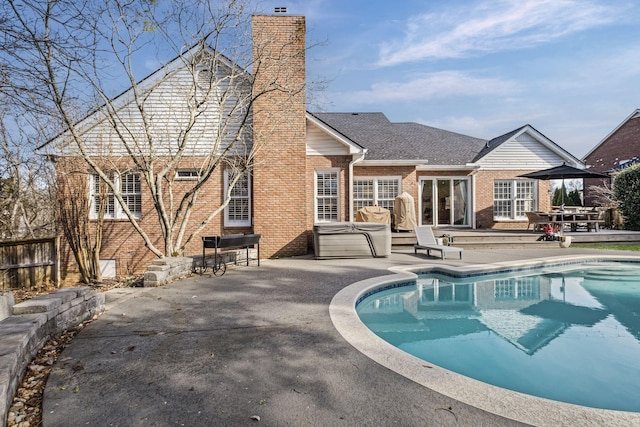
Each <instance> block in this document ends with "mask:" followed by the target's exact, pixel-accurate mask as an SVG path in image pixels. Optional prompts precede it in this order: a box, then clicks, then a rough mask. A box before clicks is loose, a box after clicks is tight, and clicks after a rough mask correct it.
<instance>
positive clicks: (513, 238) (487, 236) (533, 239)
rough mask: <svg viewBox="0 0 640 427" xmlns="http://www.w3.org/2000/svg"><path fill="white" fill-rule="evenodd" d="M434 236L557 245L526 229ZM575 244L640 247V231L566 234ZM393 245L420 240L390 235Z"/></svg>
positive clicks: (475, 242) (499, 244)
mask: <svg viewBox="0 0 640 427" xmlns="http://www.w3.org/2000/svg"><path fill="white" fill-rule="evenodd" d="M433 234H434V235H435V236H436V237H440V236H442V235H444V234H448V235H449V236H451V237H452V238H453V244H454V245H455V246H460V247H463V248H509V247H514V248H522V247H545V246H548V245H549V246H555V245H557V244H558V242H553V241H552V242H547V241H538V240H537V239H538V237H540V236H541V233H538V232H536V233H534V232H533V231H526V230H521V231H518V230H515V231H505V230H448V229H434V230H433ZM565 235H566V236H571V239H572V243H574V244H580V243H626V244H640V232H633V231H621V230H601V231H599V232H588V231H576V232H566V233H565ZM391 241H392V245H393V246H413V245H414V244H415V243H416V242H417V239H416V237H415V233H413V232H393V233H391Z"/></svg>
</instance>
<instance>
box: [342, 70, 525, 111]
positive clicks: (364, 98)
mask: <svg viewBox="0 0 640 427" xmlns="http://www.w3.org/2000/svg"><path fill="white" fill-rule="evenodd" d="M516 90H517V86H516V84H515V83H513V82H510V81H505V80H502V79H497V78H486V77H474V76H471V75H469V74H465V73H463V72H460V71H441V72H436V73H429V74H424V75H421V76H418V77H417V78H414V79H412V80H410V81H406V82H382V83H374V84H373V85H371V89H369V90H363V91H357V92H351V93H347V94H343V97H348V98H350V99H357V100H359V101H361V102H363V103H367V104H375V103H381V102H396V101H414V100H421V101H428V100H431V99H442V98H448V97H452V96H496V95H507V94H510V93H513V92H514V91H516Z"/></svg>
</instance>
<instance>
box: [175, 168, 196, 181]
mask: <svg viewBox="0 0 640 427" xmlns="http://www.w3.org/2000/svg"><path fill="white" fill-rule="evenodd" d="M199 176H200V173H199V172H198V171H197V170H195V169H178V170H177V171H176V178H177V179H197V178H198V177H199Z"/></svg>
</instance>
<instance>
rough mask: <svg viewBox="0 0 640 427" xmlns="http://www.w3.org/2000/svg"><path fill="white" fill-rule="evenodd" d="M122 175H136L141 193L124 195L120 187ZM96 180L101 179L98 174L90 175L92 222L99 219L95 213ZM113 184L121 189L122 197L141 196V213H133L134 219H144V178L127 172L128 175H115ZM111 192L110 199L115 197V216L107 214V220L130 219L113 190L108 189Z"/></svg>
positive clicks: (90, 212)
mask: <svg viewBox="0 0 640 427" xmlns="http://www.w3.org/2000/svg"><path fill="white" fill-rule="evenodd" d="M122 175H125V176H126V175H136V176H137V177H138V183H139V185H140V192H136V193H124V192H123V191H122V188H121V187H120V185H121V184H120V182H121V176H122ZM96 178H98V179H99V176H98V174H97V173H90V174H89V179H88V182H89V219H92V220H96V219H99V218H98V216H97V214H96V211H95V188H96ZM113 184H114V185H115V187H116V188H119V189H120V190H119V192H120V195H121V196H123V197H124V196H128V195H139V196H140V212H136V211H132V212H131V213H132V214H133V217H134V218H141V217H142V178H141V177H140V174H139V173H137V172H127V173H116V172H114V173H113ZM108 190H109V195H110V197H113V214H107V213H105V215H104V218H103V219H105V220H119V219H128V218H129V217H127V214H126V213H125V211H124V209H123V208H122V206H121V205H120V202H118V199H117V198H116V197H115V195H114V194H113V192H112V191H111V188H108Z"/></svg>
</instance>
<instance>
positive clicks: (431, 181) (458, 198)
mask: <svg viewBox="0 0 640 427" xmlns="http://www.w3.org/2000/svg"><path fill="white" fill-rule="evenodd" d="M420 212H421V215H422V218H421V224H422V225H461V226H468V225H469V180H468V179H467V178H426V179H423V180H421V182H420Z"/></svg>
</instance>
